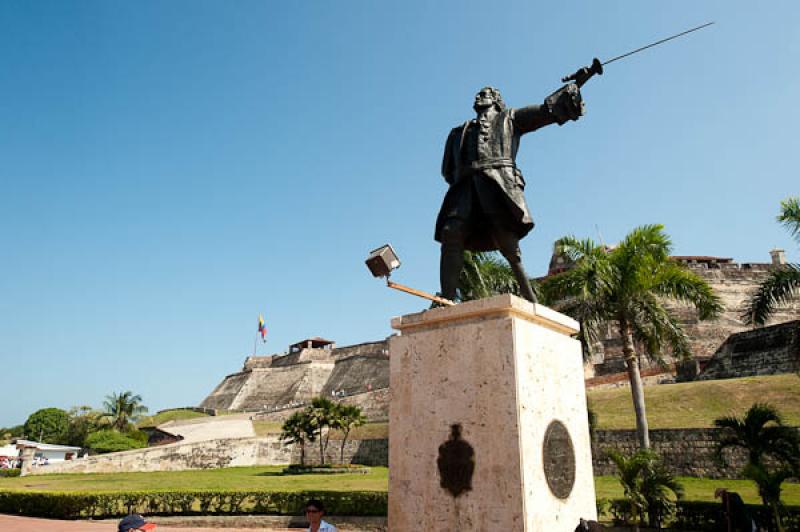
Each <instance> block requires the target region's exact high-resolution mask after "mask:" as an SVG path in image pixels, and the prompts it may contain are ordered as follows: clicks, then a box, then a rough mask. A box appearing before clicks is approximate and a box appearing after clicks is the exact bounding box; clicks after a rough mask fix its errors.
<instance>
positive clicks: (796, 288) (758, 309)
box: [742, 197, 800, 325]
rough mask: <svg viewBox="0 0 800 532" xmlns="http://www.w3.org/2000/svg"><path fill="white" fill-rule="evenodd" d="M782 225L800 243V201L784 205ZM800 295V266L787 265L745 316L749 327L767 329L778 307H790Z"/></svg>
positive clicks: (766, 282) (758, 294)
mask: <svg viewBox="0 0 800 532" xmlns="http://www.w3.org/2000/svg"><path fill="white" fill-rule="evenodd" d="M778 221H779V222H781V223H782V224H783V225H784V227H786V228H787V229H788V230H789V232H790V233H791V234H792V236H793V237H794V238H795V240H797V241H798V243H800V198H796V197H794V198H787V199H785V200H783V201H782V202H781V212H780V214H778ZM798 294H800V265H797V264H784V265H782V266H781V267H779V268H775V269H773V270H772V272H770V274H769V277H767V278H766V279H764V281H763V282H762V283H761V285H760V286H759V287H758V289H757V290H756V291H755V293H754V294H753V296H752V297H751V298H750V302H749V303H748V305H747V307H746V308H745V309H744V311H743V312H742V321H744V322H745V323H746V324H747V325H764V323H766V321H767V320H768V319H769V317H770V316H771V315H772V314H773V313H774V312H775V310H776V309H777V307H779V306H781V305H783V304H786V303H788V302H789V301H790V300H792V299H793V298H796V297H797V296H798Z"/></svg>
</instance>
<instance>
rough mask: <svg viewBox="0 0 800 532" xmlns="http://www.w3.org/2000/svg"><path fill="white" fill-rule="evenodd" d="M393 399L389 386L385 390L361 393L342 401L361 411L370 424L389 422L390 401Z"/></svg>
mask: <svg viewBox="0 0 800 532" xmlns="http://www.w3.org/2000/svg"><path fill="white" fill-rule="evenodd" d="M391 398H392V394H391V391H390V390H389V384H388V383H387V384H386V387H385V388H380V389H377V390H376V389H374V388H373V391H371V392H367V393H359V394H356V395H351V396H349V397H345V398H343V399H342V403H344V404H347V405H355V406H357V407H359V408H360V409H361V413H362V414H364V416H366V418H367V419H368V420H369V421H370V423H374V422H378V421H388V420H389V401H390V400H391Z"/></svg>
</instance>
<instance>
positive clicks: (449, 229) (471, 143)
mask: <svg viewBox="0 0 800 532" xmlns="http://www.w3.org/2000/svg"><path fill="white" fill-rule="evenodd" d="M473 109H475V112H476V113H477V117H476V118H475V119H473V120H468V121H467V122H465V123H464V124H462V125H460V126H458V127H455V128H453V130H452V131H451V132H450V135H449V136H448V137H447V144H446V145H445V148H444V160H443V161H442V175H443V176H444V179H445V181H447V182H448V183H449V184H450V189H449V190H448V191H447V194H446V195H445V198H444V202H443V203H442V208H441V210H440V211H439V216H438V218H437V220H436V235H435V238H436V240H437V241H438V242H441V244H442V257H441V265H440V276H441V287H442V296H443V297H445V298H447V299H451V300H453V299H455V297H456V291H457V288H458V278H459V275H460V273H461V270H462V268H463V267H464V250H470V251H495V250H499V251H500V253H502V254H503V256H504V257H505V258H506V260H508V263H509V265H510V266H511V269H512V270H513V272H514V276H515V278H516V279H517V282H518V283H519V286H520V290H521V292H522V295H523V296H524V297H525V298H526V299H528V300H529V301H532V302H536V296H535V294H534V293H533V290H532V289H531V284H530V281H529V280H528V276H527V274H526V273H525V269H524V268H523V266H522V256H521V254H520V250H519V241H520V239H521V238H523V237H524V236H525V235H527V234H528V232H530V230H531V229H533V219H532V218H531V215H530V212H528V205H527V203H526V202H525V196H524V194H523V190H524V189H525V180H524V179H523V177H522V173H521V172H520V171H519V169H518V168H517V165H516V156H517V149H518V148H519V140H520V137H522V135H524V134H526V133H530V132H531V131H535V130H537V129H539V128H540V127H543V126H546V125H549V124H553V123H557V124H558V125H562V124H564V123H565V122H567V121H568V120H577V119H578V118H579V117H580V116H582V115H583V101H582V99H581V94H580V90H579V89H578V86H577V85H575V84H573V83H570V84H568V85H565V86H564V87H562V88H561V89H559V90H558V91H556V92H554V93H553V94H551V95H550V96H548V97H547V98H546V99H545V101H544V103H543V104H542V105H531V106H529V107H523V108H520V109H508V108H506V106H505V103H503V99H502V98H501V96H500V91H498V90H497V89H495V88H493V87H484V88H483V89H481V90H480V92H478V94H477V95H476V96H475V105H474V106H473Z"/></svg>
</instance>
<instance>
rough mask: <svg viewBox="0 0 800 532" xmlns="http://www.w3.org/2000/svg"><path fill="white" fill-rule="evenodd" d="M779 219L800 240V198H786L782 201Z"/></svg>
mask: <svg viewBox="0 0 800 532" xmlns="http://www.w3.org/2000/svg"><path fill="white" fill-rule="evenodd" d="M778 221H779V222H780V223H781V224H782V225H783V226H784V227H785V228H786V229H787V230H788V231H789V233H790V234H791V235H792V236H793V237H794V238H795V239H796V240H797V241H798V242H800V198H797V197H791V198H786V199H785V200H783V201H782V202H781V212H780V214H779V215H778Z"/></svg>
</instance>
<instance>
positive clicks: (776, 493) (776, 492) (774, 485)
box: [742, 464, 794, 532]
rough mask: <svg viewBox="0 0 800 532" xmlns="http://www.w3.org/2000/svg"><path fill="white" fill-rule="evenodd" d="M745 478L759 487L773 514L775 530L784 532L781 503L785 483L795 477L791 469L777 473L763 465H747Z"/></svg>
mask: <svg viewBox="0 0 800 532" xmlns="http://www.w3.org/2000/svg"><path fill="white" fill-rule="evenodd" d="M742 475H743V476H744V478H746V479H749V480H752V481H753V482H755V483H756V486H758V494H759V496H760V497H761V501H762V502H763V503H764V506H766V507H767V508H769V510H770V513H771V514H772V521H773V524H774V525H775V530H777V531H778V532H783V531H784V530H785V529H784V527H783V519H782V517H781V513H782V510H783V503H781V491H782V489H783V487H782V485H783V483H784V481H786V480H787V479H789V478H791V477H792V476H794V474H793V472H792V470H791V469H789V468H786V467H782V468H778V469H777V470H775V471H771V470H769V469H768V468H767V467H765V466H763V465H756V464H747V465H746V466H745V468H744V470H743V471H742Z"/></svg>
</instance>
